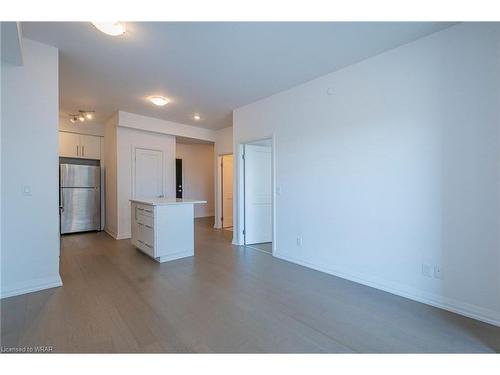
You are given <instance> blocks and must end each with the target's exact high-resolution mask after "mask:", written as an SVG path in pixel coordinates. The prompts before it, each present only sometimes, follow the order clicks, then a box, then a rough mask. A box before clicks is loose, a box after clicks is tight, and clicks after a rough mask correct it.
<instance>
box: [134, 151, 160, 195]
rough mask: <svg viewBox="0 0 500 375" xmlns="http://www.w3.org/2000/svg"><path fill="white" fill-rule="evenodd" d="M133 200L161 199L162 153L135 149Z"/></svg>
mask: <svg viewBox="0 0 500 375" xmlns="http://www.w3.org/2000/svg"><path fill="white" fill-rule="evenodd" d="M134 156H135V168H134V198H159V197H163V194H164V193H163V152H162V151H158V150H149V149H145V148H136V149H135V155H134Z"/></svg>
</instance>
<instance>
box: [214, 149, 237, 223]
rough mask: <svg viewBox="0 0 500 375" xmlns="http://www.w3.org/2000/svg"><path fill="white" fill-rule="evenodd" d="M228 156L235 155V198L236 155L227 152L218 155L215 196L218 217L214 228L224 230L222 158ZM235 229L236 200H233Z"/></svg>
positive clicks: (216, 216)
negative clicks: (222, 218)
mask: <svg viewBox="0 0 500 375" xmlns="http://www.w3.org/2000/svg"><path fill="white" fill-rule="evenodd" d="M227 155H233V197H234V174H235V165H234V154H233V153H232V152H226V153H222V154H217V166H216V167H217V172H216V177H215V178H216V180H215V189H216V191H215V195H216V197H215V198H216V199H215V201H216V206H217V207H216V215H215V220H214V228H216V229H223V223H222V220H221V217H222V214H223V213H222V193H223V191H222V190H223V189H222V177H223V176H222V157H223V156H227ZM233 227H234V198H233Z"/></svg>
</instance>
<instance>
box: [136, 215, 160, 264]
mask: <svg viewBox="0 0 500 375" xmlns="http://www.w3.org/2000/svg"><path fill="white" fill-rule="evenodd" d="M136 236H137V241H136V243H135V245H136V246H137V247H138V248H139V249H141V250H142V251H144V252H145V253H146V254H148V255H150V256H152V257H154V255H155V254H154V234H153V230H152V229H150V228H148V227H146V226H145V225H144V224H140V223H138V224H137V233H136Z"/></svg>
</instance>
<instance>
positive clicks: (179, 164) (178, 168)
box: [175, 159, 182, 198]
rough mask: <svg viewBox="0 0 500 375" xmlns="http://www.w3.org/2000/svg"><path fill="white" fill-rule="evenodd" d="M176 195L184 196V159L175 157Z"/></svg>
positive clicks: (178, 196) (177, 196)
mask: <svg viewBox="0 0 500 375" xmlns="http://www.w3.org/2000/svg"><path fill="white" fill-rule="evenodd" d="M175 197H176V198H182V159H175Z"/></svg>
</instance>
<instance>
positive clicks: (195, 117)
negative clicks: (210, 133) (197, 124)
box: [193, 113, 201, 121]
mask: <svg viewBox="0 0 500 375" xmlns="http://www.w3.org/2000/svg"><path fill="white" fill-rule="evenodd" d="M193 119H194V120H196V121H200V120H201V116H200V115H199V114H198V113H195V114H194V115H193Z"/></svg>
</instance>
